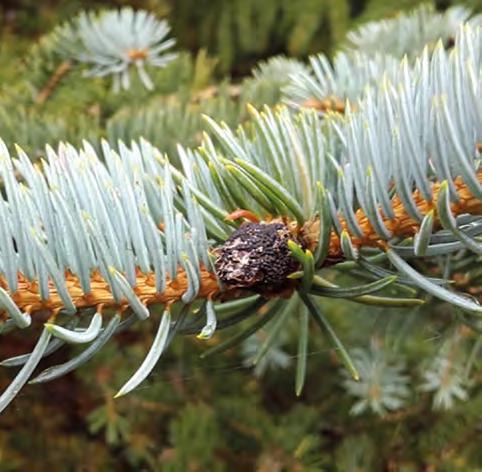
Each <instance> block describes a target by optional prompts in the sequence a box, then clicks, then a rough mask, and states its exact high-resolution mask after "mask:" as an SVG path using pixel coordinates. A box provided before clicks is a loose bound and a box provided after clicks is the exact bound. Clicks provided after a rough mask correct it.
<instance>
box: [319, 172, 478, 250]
mask: <svg viewBox="0 0 482 472" xmlns="http://www.w3.org/2000/svg"><path fill="white" fill-rule="evenodd" d="M478 179H479V181H482V171H479V173H478ZM440 185H441V184H440V183H434V184H432V200H431V201H427V200H425V199H424V198H423V197H422V195H421V193H420V191H419V190H416V191H415V192H414V194H413V199H414V201H415V203H416V205H417V208H418V210H419V211H420V213H421V214H422V215H425V214H427V213H428V212H429V211H431V210H434V212H435V216H436V210H437V200H438V197H439V192H440ZM454 185H455V188H456V190H457V194H458V196H459V201H458V202H457V203H453V204H452V205H451V210H452V213H453V215H455V216H457V215H462V214H464V213H469V214H472V215H482V201H480V200H479V199H477V198H476V197H474V195H472V193H471V192H470V190H469V189H468V188H467V186H466V185H465V184H464V182H463V181H462V179H461V178H460V177H458V178H457V179H455V182H454ZM392 208H393V211H394V213H395V218H393V219H391V218H387V217H385V216H384V215H383V214H382V218H383V221H384V223H385V225H386V227H387V229H388V230H389V231H391V233H392V234H393V235H394V236H401V237H410V236H414V235H415V234H416V233H417V231H418V230H419V229H420V223H419V222H418V221H416V220H414V219H413V218H411V217H410V215H409V214H408V213H407V211H406V209H405V207H404V205H403V203H402V201H401V200H400V198H399V197H397V196H395V197H393V198H392ZM355 217H356V220H357V221H358V224H359V226H360V228H361V229H362V231H363V233H364V235H363V237H362V238H359V237H356V236H353V237H352V238H351V241H352V243H353V244H354V245H355V246H356V247H358V248H359V247H362V246H371V247H377V246H378V247H381V246H383V244H382V241H380V238H379V236H378V235H377V233H376V232H375V230H374V229H373V226H372V225H371V224H370V221H369V219H368V217H367V215H366V214H365V212H364V211H363V210H361V209H359V210H358V211H357V212H356V213H355ZM340 220H341V221H340V223H341V226H342V228H343V229H345V230H347V231H348V225H347V222H346V220H345V219H344V218H341V219H340ZM435 226H436V227H437V228H439V227H440V221H439V220H438V218H436V219H435ZM348 232H349V231H348ZM328 254H329V255H330V256H331V257H340V256H341V255H342V251H341V245H340V238H339V237H338V235H337V234H336V233H335V232H334V231H333V232H332V234H331V239H330V245H329V251H328Z"/></svg>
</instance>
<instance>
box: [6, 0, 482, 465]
mask: <svg viewBox="0 0 482 472" xmlns="http://www.w3.org/2000/svg"><path fill="white" fill-rule="evenodd" d="M419 3H420V2H418V1H415V0H404V1H399V0H398V1H395V0H390V1H383V0H364V1H363V0H351V1H349V0H265V1H263V2H261V1H259V0H230V1H229V0H209V1H208V0H125V1H123V0H122V1H120V0H119V1H103V2H100V1H83V2H80V1H74V0H69V1H65V0H62V1H60V0H58V1H55V0H51V1H43V2H37V1H35V0H10V1H9V0H6V1H2V2H1V4H0V25H1V35H2V37H1V41H0V136H1V137H2V138H3V139H4V140H5V141H6V142H7V144H8V145H10V146H13V144H14V143H19V144H21V146H22V147H24V148H25V149H26V150H27V151H28V153H29V154H30V155H31V156H37V157H40V156H42V154H43V152H44V144H45V143H50V144H52V145H56V143H57V142H58V141H59V140H68V141H70V142H72V143H74V144H79V143H80V142H81V140H82V139H88V140H89V141H91V142H92V143H93V144H94V145H96V146H98V145H99V142H100V141H99V140H100V138H107V139H108V140H109V141H111V142H114V143H115V142H116V140H117V139H123V140H126V141H129V140H130V139H137V138H138V137H139V136H140V135H142V136H144V137H146V138H147V139H149V140H150V141H152V142H153V143H154V144H155V145H157V146H159V147H160V148H161V149H162V150H164V151H166V152H168V153H169V154H171V155H172V153H173V151H174V149H175V146H176V144H177V143H178V142H181V143H182V144H183V145H186V146H193V145H195V144H197V143H198V142H199V138H200V136H201V133H202V130H203V124H202V120H201V114H202V113H206V114H209V115H211V116H214V117H216V119H218V120H225V121H227V122H228V123H229V124H230V125H236V124H237V123H240V122H242V121H243V120H245V119H247V117H248V114H247V111H246V104H247V103H252V104H254V105H257V106H260V105H262V104H268V105H273V104H275V103H277V102H278V101H279V100H280V96H281V95H280V90H281V87H282V86H283V85H285V83H286V81H287V76H288V71H290V70H295V69H299V68H303V67H305V66H304V65H303V63H302V62H300V61H303V60H305V59H306V57H307V56H308V55H309V54H312V53H318V52H325V53H327V54H329V55H332V54H333V53H334V52H335V51H336V50H337V48H339V47H340V44H341V43H342V41H343V39H344V37H345V34H346V33H347V31H348V30H350V29H352V28H354V27H356V26H357V25H360V24H362V23H364V22H366V21H370V20H376V19H380V18H382V17H393V16H394V15H396V14H397V13H398V12H399V11H400V9H410V8H413V7H415V6H417V5H418V4H419ZM452 4H453V3H452V2H447V1H445V2H437V7H438V8H439V9H444V8H446V7H448V6H450V5H452ZM125 5H129V6H132V7H134V8H143V9H146V10H149V11H151V12H153V13H155V14H156V16H158V17H165V18H167V19H168V20H169V22H170V24H171V25H172V33H171V36H172V37H174V38H176V40H177V46H176V48H177V50H178V51H180V53H179V56H178V57H177V59H175V60H174V61H172V62H171V63H170V64H169V65H168V66H167V67H166V68H164V69H155V70H153V71H152V72H150V73H152V78H153V81H154V83H155V85H156V87H155V89H154V90H153V91H149V90H146V89H145V88H144V87H142V85H141V84H140V83H139V82H138V81H137V82H136V80H134V81H133V83H132V86H131V87H130V88H129V90H127V91H124V92H121V93H118V94H114V93H112V90H111V84H110V83H109V81H106V80H103V79H99V78H90V79H89V80H86V79H85V78H84V77H82V73H81V72H80V71H79V70H76V69H75V68H74V69H72V70H70V71H68V72H67V73H65V74H64V75H62V76H61V77H60V78H59V80H58V81H57V82H55V80H53V79H52V78H53V77H55V75H56V73H57V72H58V70H59V67H60V66H61V65H62V61H63V59H62V58H60V57H59V56H58V54H57V53H56V51H55V48H54V47H53V45H54V41H53V37H52V35H50V34H49V33H50V31H52V29H53V28H54V27H56V26H57V25H59V24H60V23H62V22H63V21H65V20H67V19H70V18H72V17H73V16H75V15H76V14H77V13H78V12H79V11H81V10H83V9H90V8H93V9H95V8H100V7H102V8H107V7H119V6H125ZM463 5H464V6H467V7H469V8H472V9H473V10H474V12H481V11H482V2H480V0H474V1H471V2H464V3H463ZM381 52H383V51H381ZM280 54H283V55H286V56H289V57H293V58H295V59H296V60H295V59H293V60H288V59H286V58H279V59H275V60H268V58H270V57H271V56H274V55H280ZM260 61H264V62H260ZM39 97H43V98H39ZM479 277H480V275H479ZM461 283H463V282H462V281H461ZM323 309H324V310H325V311H326V313H327V314H328V316H329V317H330V321H331V322H332V323H333V324H334V326H335V327H336V328H337V330H338V331H339V332H341V333H343V336H344V340H345V343H346V344H347V345H349V346H352V347H353V348H357V349H358V350H355V351H354V356H355V358H356V359H357V363H358V367H359V369H360V370H361V371H362V372H365V373H366V375H365V379H366V380H365V381H363V382H362V383H361V384H356V385H354V384H353V383H351V382H350V381H349V380H347V379H346V378H345V377H344V375H343V372H342V371H341V369H340V366H339V365H338V363H337V360H336V358H335V357H334V356H333V353H332V352H331V350H330V349H329V346H328V345H327V343H326V342H325V340H324V339H323V337H322V336H321V333H320V336H313V337H312V339H313V344H312V345H310V346H309V359H310V362H309V363H308V369H309V370H308V373H307V385H306V386H305V389H304V394H303V396H302V397H301V398H296V396H295V394H294V380H293V372H294V368H293V365H294V364H295V363H296V352H297V343H296V339H297V337H296V335H295V333H294V330H295V329H296V323H295V322H293V324H292V326H293V331H292V332H290V331H286V332H283V333H281V334H280V336H279V339H277V340H276V344H275V346H274V349H273V350H272V351H270V354H269V356H268V357H267V359H266V362H265V363H264V364H263V365H262V366H261V364H259V365H258V366H257V368H256V369H253V368H252V367H251V358H252V355H253V352H255V351H256V348H257V347H259V345H260V344H261V343H262V342H263V341H264V340H265V338H266V336H267V334H266V332H267V331H266V330H264V331H261V332H260V333H257V334H256V335H255V336H253V337H252V338H250V339H248V340H247V342H245V344H244V345H243V348H242V349H241V348H236V349H232V350H230V351H228V352H227V353H226V354H225V355H222V356H218V357H217V358H215V359H209V360H200V359H199V355H200V353H201V352H203V350H204V349H205V348H206V343H205V342H202V341H199V340H197V339H196V338H195V337H185V338H184V339H181V338H178V339H177V340H176V342H175V343H174V344H173V347H172V349H170V350H169V352H168V353H167V355H166V357H165V358H163V360H162V361H161V362H160V364H159V366H158V367H157V368H156V370H155V372H154V374H153V375H152V376H151V377H150V378H149V379H148V381H147V382H145V384H144V385H143V387H141V388H140V389H139V390H136V391H135V392H134V393H133V394H130V395H128V396H127V397H124V398H122V399H120V400H115V401H114V400H113V398H112V397H113V395H114V393H115V391H116V389H117V387H118V386H120V385H121V384H122V382H123V380H124V379H125V378H126V377H127V376H128V374H129V373H130V372H132V371H133V370H134V367H135V366H136V365H138V363H139V361H140V360H141V359H142V357H143V355H144V353H145V352H146V350H147V349H148V347H149V345H150V343H151V340H152V336H153V333H154V329H153V326H149V323H142V324H141V326H139V328H138V329H137V330H135V331H130V332H126V333H123V334H121V335H119V336H118V337H117V339H116V343H115V344H111V345H110V346H109V347H106V348H104V349H103V351H102V353H101V354H100V355H98V356H97V357H96V358H95V360H93V361H91V362H90V363H89V364H88V365H87V366H85V367H84V368H82V369H80V370H79V371H76V372H75V373H72V374H69V375H67V376H66V377H64V378H62V379H60V380H57V381H55V382H53V383H49V384H45V385H40V386H30V387H28V388H26V389H24V390H23V392H22V393H21V394H20V395H19V396H18V398H17V399H16V400H15V402H14V404H13V405H12V408H10V409H9V410H7V412H6V413H5V414H3V415H2V416H1V417H0V470H2V471H17V470H26V469H28V470H32V471H45V470H48V469H49V468H51V469H52V470H69V471H70V470H72V471H76V470H79V471H91V470H92V471H103V470H156V471H157V470H162V471H164V470H165V471H207V470H209V471H211V470H212V471H218V470H219V471H221V470H259V471H262V472H264V471H270V472H271V471H291V470H293V471H319V470H330V471H331V470H339V471H373V470H387V471H399V470H400V471H407V472H408V471H419V470H426V471H435V470H437V471H439V470H440V471H453V470H461V471H465V470H467V471H471V470H480V466H481V464H482V450H481V448H480V447H479V444H480V441H481V439H482V438H481V432H482V413H481V412H482V389H481V385H482V384H481V381H480V379H481V375H482V369H481V366H480V362H479V361H478V359H477V354H478V352H479V349H480V343H479V341H478V336H477V335H476V331H474V330H469V329H467V328H466V327H464V326H463V325H461V324H460V323H459V320H458V319H457V317H455V315H453V314H452V312H451V311H449V310H447V309H446V307H445V306H444V305H443V304H432V305H431V306H430V308H424V309H418V310H414V311H411V312H407V311H398V310H396V309H391V310H388V311H387V310H385V309H378V308H373V307H363V306H361V305H355V304H351V303H349V302H343V303H341V302H333V301H331V302H323ZM153 318H155V317H153ZM294 318H296V317H294ZM293 321H296V320H293ZM236 329H237V328H233V329H232V331H233V332H235V331H236ZM268 330H269V326H268ZM223 336H225V335H224V334H216V336H215V337H214V338H213V339H212V340H210V341H209V343H210V344H215V343H217V342H219V340H220V339H221V338H222V337H223ZM33 338H34V336H32V339H33ZM31 345H32V340H31V339H28V338H27V337H26V336H25V334H24V333H21V334H20V333H13V334H12V335H11V336H10V339H9V340H8V342H6V341H4V340H2V344H1V345H0V356H1V358H2V359H4V358H6V357H9V356H13V355H17V354H22V353H24V352H28V351H29V350H30V349H31ZM114 350H115V352H114ZM73 351H74V348H72V347H69V348H67V349H64V350H61V351H59V352H58V353H55V354H53V355H52V356H51V358H50V360H49V363H52V364H57V363H60V362H64V361H65V360H67V359H68V358H69V357H71V355H72V352H73ZM260 366H261V367H260ZM12 376H13V373H12V372H11V371H9V370H8V369H6V368H2V369H0V388H2V389H3V388H5V386H6V385H7V384H8V381H9V379H10V378H11V377H12ZM469 378H470V380H469ZM467 397H468V398H469V399H468V400H467ZM464 400H465V401H464Z"/></svg>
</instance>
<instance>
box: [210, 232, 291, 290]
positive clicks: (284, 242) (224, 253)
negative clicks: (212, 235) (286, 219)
mask: <svg viewBox="0 0 482 472" xmlns="http://www.w3.org/2000/svg"><path fill="white" fill-rule="evenodd" d="M290 239H292V240H293V239H295V238H294V237H293V235H292V234H291V233H290V231H289V229H288V227H287V226H286V225H284V224H283V223H248V224H245V225H243V226H241V227H240V228H239V229H237V230H236V231H235V232H234V233H233V234H232V235H231V236H230V237H229V238H228V239H227V240H226V242H225V243H224V244H223V245H222V246H220V247H218V248H217V249H216V255H217V258H216V262H215V268H216V272H217V275H218V277H219V280H220V281H221V282H222V283H223V284H224V285H226V286H227V287H229V288H235V287H236V288H246V289H251V290H259V291H264V290H272V289H277V288H282V287H283V286H285V285H286V283H287V279H286V277H287V275H289V274H290V273H292V272H294V271H296V270H297V269H298V267H299V265H298V263H297V262H296V261H295V260H294V259H293V257H292V256H291V252H290V250H289V248H288V241H289V240H290Z"/></svg>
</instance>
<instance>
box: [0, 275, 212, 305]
mask: <svg viewBox="0 0 482 472" xmlns="http://www.w3.org/2000/svg"><path fill="white" fill-rule="evenodd" d="M136 278H137V280H136V286H135V288H134V292H135V293H136V294H137V296H138V297H139V299H140V300H141V301H142V302H143V303H144V304H145V305H146V306H149V305H153V304H162V305H168V306H169V305H171V304H173V303H175V302H176V301H178V300H180V298H181V296H182V295H183V293H184V292H186V290H187V287H188V279H187V276H186V273H185V271H184V270H183V269H179V272H178V275H177V278H176V280H169V279H167V283H166V289H165V290H164V291H163V292H162V293H157V292H156V284H155V275H154V274H153V273H149V274H144V273H142V272H141V271H139V270H138V271H137V277H136ZM65 279H66V285H67V290H68V292H69V294H70V296H71V298H72V300H73V303H74V305H75V306H76V307H77V308H78V309H79V310H81V309H85V308H91V307H97V306H100V305H102V307H103V308H114V309H118V310H120V311H123V310H125V309H126V308H127V306H128V302H127V300H122V301H121V302H120V303H118V302H116V300H115V299H114V297H113V295H112V292H111V290H110V289H109V285H108V283H107V282H106V280H105V279H104V278H103V277H102V276H101V275H100V273H99V272H95V273H93V274H92V277H91V292H90V293H84V292H83V290H82V288H81V285H80V280H79V278H78V277H77V276H75V275H73V274H71V273H70V272H67V273H66V274H65ZM0 285H1V286H2V287H3V288H6V286H5V282H4V280H1V279H0ZM49 289H50V297H49V299H48V300H42V299H41V297H40V290H39V286H38V283H37V282H32V281H29V280H27V279H26V278H25V277H24V276H23V275H21V274H20V275H19V287H18V290H17V291H16V292H14V293H11V294H10V295H11V297H12V299H13V301H14V302H15V304H16V305H17V306H18V307H19V309H20V310H21V311H24V312H28V313H32V314H34V313H35V312H45V311H47V312H48V313H56V312H58V311H59V310H60V309H62V308H63V306H64V304H63V302H62V298H61V297H60V296H59V293H58V291H57V289H56V287H55V285H54V284H53V283H52V282H50V283H49ZM219 290H220V287H219V284H218V282H217V280H216V276H215V275H214V274H212V273H210V272H208V271H207V270H206V269H205V268H203V267H201V284H200V289H199V295H198V296H199V298H203V299H210V298H213V297H215V296H216V294H217V293H218V292H219Z"/></svg>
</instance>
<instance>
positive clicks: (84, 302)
mask: <svg viewBox="0 0 482 472" xmlns="http://www.w3.org/2000/svg"><path fill="white" fill-rule="evenodd" d="M478 176H479V180H481V181H482V171H480V172H479V174H478ZM454 183H455V187H456V189H457V193H458V195H459V197H460V199H459V201H458V202H457V203H454V204H452V205H451V209H452V212H453V214H454V215H460V214H463V213H470V214H473V215H482V202H481V201H480V200H478V199H477V198H475V197H474V196H473V195H472V193H471V192H470V190H469V189H468V188H467V186H466V185H465V184H464V183H463V181H462V179H460V178H457V179H456V180H455V182H454ZM439 191H440V184H439V183H434V184H433V185H432V196H433V198H432V200H431V201H427V200H425V199H423V198H422V196H421V194H420V192H419V191H415V192H414V195H413V197H414V200H415V202H416V204H417V207H418V209H419V210H420V212H421V213H422V214H426V213H427V212H429V211H430V210H436V205H437V199H438V195H439ZM392 207H393V210H394V213H395V218H393V219H389V218H384V221H385V224H386V225H387V228H388V229H389V230H390V231H391V232H392V233H393V235H396V236H405V237H408V236H413V235H414V234H415V233H416V232H417V231H418V229H419V227H420V225H419V222H418V221H416V220H414V219H412V218H411V217H410V216H409V215H408V214H407V212H406V210H405V208H404V206H403V204H402V202H401V200H400V198H398V197H394V198H393V199H392ZM244 216H245V215H244ZM356 219H357V221H358V224H359V225H360V227H361V228H362V230H363V232H364V236H363V237H362V238H358V237H352V242H353V244H354V245H355V246H357V247H361V246H372V247H377V246H379V247H380V246H383V244H382V242H381V241H380V238H379V237H378V236H377V234H376V232H375V231H374V230H373V227H372V226H371V224H370V222H369V220H368V218H367V215H366V214H365V213H364V212H363V211H362V210H358V211H357V212H356ZM436 223H437V224H438V226H440V225H439V222H438V221H437V222H436ZM341 225H342V228H343V229H348V227H347V223H346V221H345V220H344V219H343V218H341ZM299 229H300V228H292V230H293V231H299ZM305 230H306V228H304V229H303V230H302V232H303V233H304V237H305V238H308V239H310V240H312V239H316V238H317V237H318V234H319V229H318V231H316V232H315V231H313V228H311V230H310V231H305ZM313 242H314V241H308V243H313ZM329 256H330V257H334V258H337V257H342V251H341V247H340V240H339V238H338V235H337V234H336V233H335V232H332V234H331V240H330V245H329ZM65 278H66V284H67V290H68V292H69V294H70V296H71V298H72V300H73V302H74V305H75V306H76V307H77V308H78V309H79V310H80V309H85V308H91V307H97V306H100V305H103V306H104V307H105V308H113V309H118V310H120V311H123V310H124V309H126V308H127V306H128V302H127V300H122V301H121V302H120V303H118V302H116V300H115V299H114V297H113V295H112V293H111V291H110V289H109V285H108V283H107V282H106V280H105V279H103V277H102V276H101V275H100V273H99V272H94V273H93V274H92V277H91V287H92V289H91V292H90V293H87V294H85V293H83V291H82V288H81V284H80V280H79V278H78V277H77V276H75V275H73V274H72V273H70V272H67V273H66V277H65ZM18 280H19V287H18V290H17V291H16V292H14V293H10V295H11V297H12V299H13V301H14V302H15V304H16V305H17V306H18V307H19V309H20V310H22V311H24V312H28V313H32V314H34V313H35V312H45V311H46V312H48V313H56V312H58V311H59V310H60V309H62V308H63V303H62V299H61V297H60V296H59V294H58V292H57V289H56V287H55V285H54V284H53V282H50V284H49V288H50V297H49V299H48V300H42V299H41V296H40V290H39V286H38V283H37V282H35V281H29V280H27V279H26V278H25V277H24V276H23V275H22V274H19V276H18ZM0 286H1V287H2V288H4V289H6V290H7V285H6V282H5V279H4V278H3V277H0ZM187 287H188V279H187V276H186V273H185V272H184V270H183V269H179V272H178V275H177V278H176V280H169V279H168V280H167V283H166V289H165V290H164V292H162V293H157V292H156V286H155V275H154V274H153V273H148V274H144V273H142V272H141V271H140V270H138V271H137V280H136V286H135V288H134V292H135V293H136V294H137V296H138V297H139V298H140V300H141V301H142V302H143V303H144V304H145V305H147V306H148V305H152V304H163V305H171V304H173V303H175V302H177V301H179V300H180V299H181V296H182V295H183V294H184V293H185V292H186V290H187ZM243 294H244V292H242V291H232V293H231V292H230V293H228V294H226V293H223V294H222V299H229V298H237V297H241V296H243ZM219 295H221V287H220V286H219V283H218V281H217V278H216V276H215V274H213V273H211V272H209V271H207V270H206V269H205V268H204V267H201V284H200V290H199V294H198V297H199V298H201V299H212V298H215V297H217V296H219ZM278 295H279V296H281V295H282V294H281V293H280V294H278Z"/></svg>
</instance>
